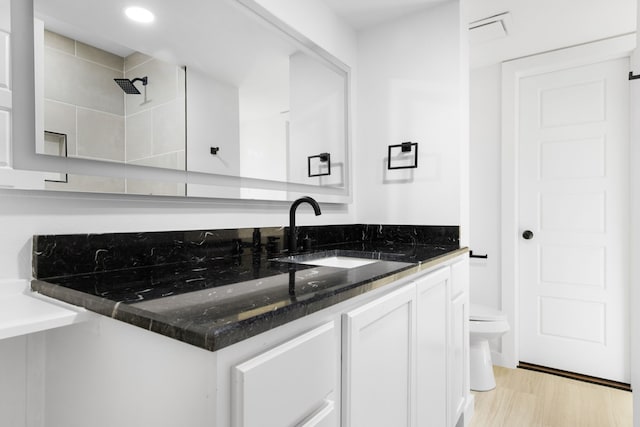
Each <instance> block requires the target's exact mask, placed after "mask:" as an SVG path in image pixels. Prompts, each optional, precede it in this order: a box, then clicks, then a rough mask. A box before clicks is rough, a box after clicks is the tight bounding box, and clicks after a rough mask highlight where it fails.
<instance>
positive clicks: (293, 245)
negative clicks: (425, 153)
mask: <svg viewBox="0 0 640 427" xmlns="http://www.w3.org/2000/svg"><path fill="white" fill-rule="evenodd" d="M305 202H306V203H309V204H310V205H311V206H312V207H313V211H314V212H315V214H316V216H318V215H320V214H321V213H322V212H320V205H318V202H316V201H315V200H313V199H312V198H311V197H309V196H305V197H300V198H299V199H298V200H296V201H295V202H293V204H292V205H291V209H289V253H290V254H292V253H294V252H296V250H297V249H298V230H297V229H296V209H298V206H300V204H301V203H305Z"/></svg>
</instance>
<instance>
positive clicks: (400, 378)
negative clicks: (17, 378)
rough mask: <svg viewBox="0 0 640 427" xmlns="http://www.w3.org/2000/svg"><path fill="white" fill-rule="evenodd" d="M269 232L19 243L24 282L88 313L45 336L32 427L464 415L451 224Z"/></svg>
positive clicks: (461, 312)
mask: <svg viewBox="0 0 640 427" xmlns="http://www.w3.org/2000/svg"><path fill="white" fill-rule="evenodd" d="M286 232H287V230H286V229H285V228H261V229H237V230H203V231H186V232H158V233H137V234H126V233H125V234H108V235H106V234H105V235H67V236H35V237H34V277H36V279H35V280H34V281H33V282H32V288H33V290H35V291H37V292H38V293H40V294H42V295H46V296H48V297H53V298H56V299H59V300H62V301H65V302H66V303H70V304H74V305H78V306H81V307H84V308H86V309H87V310H89V311H92V312H96V313H99V314H102V316H100V315H96V316H95V319H94V320H93V321H91V322H85V323H81V324H77V325H72V326H68V327H65V328H61V329H57V330H52V331H48V332H47V336H46V344H45V345H46V354H47V358H46V364H47V366H46V373H47V378H46V381H45V391H44V393H45V401H46V402H47V404H46V409H45V412H46V413H45V414H44V415H45V419H46V420H47V425H48V426H70V425H81V424H82V425H92V426H110V425H126V426H129V425H130V426H140V425H153V426H175V425H189V426H194V427H197V426H207V427H210V426H247V427H248V426H260V427H264V426H289V425H292V426H293V425H302V426H339V425H343V426H360V425H362V426H377V425H379V426H389V425H394V426H400V425H407V426H426V425H434V426H445V425H447V426H455V425H464V419H465V418H466V419H467V420H468V419H469V417H470V415H471V411H472V408H473V400H472V397H471V396H470V394H469V386H468V351H467V348H468V324H467V318H468V316H467V305H468V296H467V295H468V291H467V288H468V260H467V249H466V248H460V247H459V243H458V235H457V233H458V230H457V227H426V226H388V225H384V226H381V225H344V226H343V225H337V226H324V227H300V234H299V235H300V236H301V238H303V239H308V240H309V241H310V242H311V243H308V246H311V249H310V250H309V251H307V252H305V253H304V254H297V255H295V256H289V255H288V254H287V253H286V251H284V250H283V248H282V245H283V243H282V242H283V241H286V239H285V236H286ZM150 331H151V332H150ZM70 403H72V405H70ZM465 412H466V414H465Z"/></svg>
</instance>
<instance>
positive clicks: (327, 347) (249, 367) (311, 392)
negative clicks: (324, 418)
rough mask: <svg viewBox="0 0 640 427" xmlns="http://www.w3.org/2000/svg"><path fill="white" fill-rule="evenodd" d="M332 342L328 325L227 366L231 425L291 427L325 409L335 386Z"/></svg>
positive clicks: (332, 332)
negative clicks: (326, 401) (230, 366)
mask: <svg viewBox="0 0 640 427" xmlns="http://www.w3.org/2000/svg"><path fill="white" fill-rule="evenodd" d="M336 340H337V338H336V331H335V324H334V322H329V323H327V324H324V325H323V326H320V327H318V328H316V329H314V330H312V331H310V332H307V333H305V334H303V335H300V336H298V337H296V338H294V339H292V340H290V341H287V342H286V343H284V344H282V345H279V346H278V347H275V348H273V349H271V350H269V351H267V352H265V353H262V354H260V355H259V356H256V357H254V358H253V359H250V360H248V361H246V362H244V363H242V364H240V365H237V366H235V367H234V368H232V396H233V397H232V398H233V402H232V424H233V425H234V426H235V427H268V426H273V427H286V426H294V425H296V424H297V423H301V422H303V420H304V419H305V418H306V417H309V416H311V415H312V414H314V413H315V412H317V411H318V410H319V409H320V408H322V407H323V406H326V403H325V398H326V397H327V396H329V395H331V394H332V393H333V392H334V390H335V388H336V378H337V371H336V370H337V366H336V365H337V361H336V360H337V353H336V351H337V347H336ZM320 412H322V411H320ZM320 412H318V414H320ZM334 418H335V417H334ZM310 421H311V420H309V422H310ZM309 425H314V424H309ZM317 425H325V424H323V423H322V422H320V423H319V424H317Z"/></svg>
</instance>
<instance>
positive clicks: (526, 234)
mask: <svg viewBox="0 0 640 427" xmlns="http://www.w3.org/2000/svg"><path fill="white" fill-rule="evenodd" d="M522 238H523V239H525V240H531V239H533V231H531V230H524V233H522Z"/></svg>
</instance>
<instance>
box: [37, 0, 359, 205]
mask: <svg viewBox="0 0 640 427" xmlns="http://www.w3.org/2000/svg"><path fill="white" fill-rule="evenodd" d="M141 4H145V5H148V7H149V10H150V11H151V12H152V13H153V15H154V18H155V19H154V20H153V22H151V23H137V22H134V21H131V20H130V19H128V18H127V17H126V16H125V13H124V11H125V9H126V8H127V7H128V6H129V5H130V3H129V2H127V1H123V0H114V1H104V0H83V1H81V2H78V1H77V0H33V9H34V10H33V14H34V17H35V18H36V19H35V24H34V44H35V49H34V52H35V98H36V108H35V111H36V112H35V122H36V138H35V139H36V141H35V153H36V157H37V158H38V162H39V164H40V165H44V164H57V166H56V167H54V168H53V169H54V170H52V172H53V173H52V175H53V176H48V177H47V180H46V181H47V184H46V188H50V189H58V190H65V189H68V190H81V191H107V192H124V193H127V192H129V193H136V194H167V195H187V196H216V197H218V196H221V197H240V198H257V199H291V198H292V197H295V196H297V193H305V192H306V193H309V192H311V193H317V194H319V195H327V196H328V200H329V199H331V197H329V196H331V195H335V196H338V197H337V198H334V199H335V201H345V200H346V199H345V196H346V197H348V196H349V188H348V187H349V179H348V175H349V173H348V157H347V156H348V135H349V131H348V129H347V127H348V123H349V121H348V116H347V115H348V91H349V86H348V85H349V69H348V67H346V66H345V65H344V64H342V63H341V62H340V61H338V60H336V59H335V58H333V57H332V56H331V55H329V54H328V53H327V52H325V51H323V50H322V49H320V48H319V47H318V46H316V45H314V44H313V43H312V42H310V41H309V40H307V39H306V38H305V37H304V36H302V35H299V34H297V33H296V32H295V31H293V30H291V29H290V28H289V27H287V26H286V25H285V24H283V23H281V22H278V21H277V20H276V19H275V18H273V17H272V16H269V15H268V13H267V12H266V11H264V10H263V9H261V8H260V7H259V6H257V5H256V4H254V3H253V2H252V1H251V0H211V1H206V2H203V1H201V0H181V1H179V2H177V1H174V0H157V1H154V2H141ZM59 157H64V158H65V159H64V163H60V161H59V159H56V160H53V162H52V163H48V162H47V160H49V159H55V158H59ZM56 162H58V163H56ZM91 164H94V165H96V169H95V170H104V171H109V170H116V171H117V170H120V171H122V170H127V171H135V174H133V175H132V176H133V178H127V177H126V176H124V175H126V174H124V175H123V174H122V173H118V172H116V173H113V174H112V176H104V177H103V178H99V177H97V176H92V177H91V178H90V179H89V178H88V176H89V175H92V174H89V175H87V174H86V173H85V172H83V171H87V170H91V166H90V165H91ZM98 164H99V165H98ZM62 165H64V166H62ZM75 165H84V166H83V167H81V168H79V169H74V166H75ZM103 165H107V166H103ZM108 165H112V167H109V166H108ZM98 166H99V167H98ZM123 167H125V169H123ZM40 168H41V169H42V166H40ZM69 172H71V173H69ZM147 172H150V173H147ZM62 175H64V176H62ZM96 175H99V174H96ZM105 175H109V173H105ZM156 177H157V178H156ZM168 183H169V184H168ZM167 184H168V185H167ZM216 186H220V187H221V188H224V191H222V193H220V191H219V190H211V188H213V187H216ZM93 187H95V188H93ZM320 198H321V199H322V196H321V197H320Z"/></svg>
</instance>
